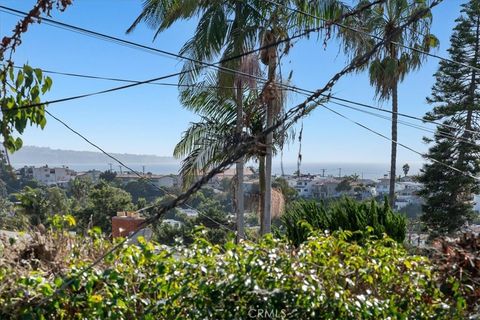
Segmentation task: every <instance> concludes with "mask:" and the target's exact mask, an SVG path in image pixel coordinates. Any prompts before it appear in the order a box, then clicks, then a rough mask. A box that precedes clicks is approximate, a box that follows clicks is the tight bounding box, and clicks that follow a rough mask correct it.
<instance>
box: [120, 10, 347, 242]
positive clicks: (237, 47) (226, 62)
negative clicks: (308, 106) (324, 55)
mask: <svg viewBox="0 0 480 320" xmlns="http://www.w3.org/2000/svg"><path fill="white" fill-rule="evenodd" d="M283 3H284V4H286V5H295V6H297V7H298V8H299V9H301V10H303V11H308V12H310V13H313V14H315V15H320V16H323V17H326V18H332V17H336V16H337V15H338V14H339V10H338V9H339V8H344V7H343V6H340V5H338V3H339V1H337V0H314V1H307V0H301V1H298V0H297V1H284V2H283ZM197 15H198V16H200V19H199V22H198V25H197V29H196V31H195V34H194V35H193V37H192V38H191V39H190V40H189V41H187V42H186V43H185V45H184V46H183V48H182V49H181V51H180V54H182V55H186V56H188V57H190V58H193V59H195V60H199V61H207V62H212V61H213V60H214V59H216V58H218V57H219V56H220V57H222V58H223V59H222V63H221V66H223V67H227V68H229V69H233V70H239V69H241V64H242V61H241V60H240V59H228V58H229V57H232V56H237V55H238V54H242V53H243V52H245V51H248V50H249V49H251V48H254V47H255V46H256V45H257V44H260V43H263V44H271V43H273V42H275V40H276V39H281V38H286V37H287V36H288V34H289V33H292V32H295V31H297V30H299V29H300V30H303V29H305V28H307V27H310V28H311V27H314V26H318V25H319V24H320V23H321V22H320V21H319V20H318V19H313V18H309V17H308V16H304V15H299V14H297V13H293V12H291V11H288V10H286V9H285V8H284V7H281V6H274V5H272V4H269V3H268V2H265V1H262V0H249V1H237V0H227V1H215V0H213V1H212V0H210V1H209V0H198V1H190V0H171V1H163V0H146V1H145V2H144V7H143V10H142V12H141V14H140V15H139V16H138V18H137V19H136V20H135V21H134V23H133V24H132V26H131V27H130V28H129V29H128V30H127V32H131V31H132V30H134V28H135V27H136V26H137V25H138V24H139V23H141V22H145V23H146V24H147V25H148V26H150V27H151V28H153V29H155V30H156V32H155V36H157V35H158V34H159V33H160V32H162V31H164V30H165V29H167V28H168V27H170V26H171V25H172V24H173V23H174V22H175V21H178V20H181V19H189V18H191V17H193V16H197ZM288 48H289V44H286V45H285V46H284V50H285V52H287V51H288ZM277 49H278V48H276V47H272V48H270V49H268V50H265V51H264V52H263V54H265V53H267V56H268V55H269V54H273V56H272V59H269V62H268V63H267V65H268V74H269V82H268V84H267V86H266V87H265V88H264V92H273V93H274V95H273V98H267V99H265V102H266V103H265V104H266V106H267V112H266V113H267V116H266V126H267V127H269V126H271V125H272V124H273V122H274V119H275V116H276V114H277V115H278V111H277V112H275V105H279V104H281V103H279V102H281V100H280V99H277V96H278V95H277V94H276V93H277V92H278V90H276V85H275V83H276V77H277ZM264 57H265V56H264ZM262 60H265V59H262ZM184 70H188V71H190V72H188V73H184V74H183V75H182V76H181V77H180V80H179V82H180V83H181V84H188V85H193V84H195V82H196V79H197V78H199V77H200V76H201V75H202V73H203V72H204V65H202V64H199V63H196V62H194V61H188V62H186V63H185V65H184ZM217 77H218V82H217V83H218V84H220V86H222V87H236V92H234V90H228V89H226V90H225V89H220V90H219V93H220V94H222V95H225V96H227V97H230V98H232V97H236V99H235V102H236V106H237V113H238V116H237V117H236V119H237V123H236V136H238V135H239V134H240V133H241V131H242V127H243V126H242V119H243V117H241V116H240V115H241V114H243V112H242V110H241V108H242V99H241V96H240V94H239V93H240V91H241V90H242V89H241V87H242V85H244V81H238V77H236V75H232V74H231V73H226V72H222V71H220V72H219V73H218V75H217ZM250 80H251V79H250ZM249 82H251V81H249ZM272 140H273V133H272V134H270V135H268V137H267V139H266V141H265V142H266V148H265V149H266V150H265V154H266V156H265V159H266V161H263V160H262V159H260V165H259V166H260V171H265V174H264V175H261V185H264V186H265V188H264V190H265V192H264V197H265V198H266V199H264V201H263V202H264V204H263V205H262V208H263V213H262V214H261V216H262V217H263V218H262V219H263V220H262V221H264V223H262V233H267V232H269V231H270V227H269V226H270V205H269V203H270V200H269V199H270V195H271V161H272V160H271V159H272V154H273V151H272ZM242 167H243V162H242V161H239V162H238V163H237V172H240V171H241V168H242ZM263 169H265V170H263ZM237 190H239V194H238V199H241V198H243V196H241V195H240V193H241V190H242V179H241V177H239V179H238V187H237ZM262 198H263V197H262ZM240 215H243V213H242V212H237V216H240Z"/></svg>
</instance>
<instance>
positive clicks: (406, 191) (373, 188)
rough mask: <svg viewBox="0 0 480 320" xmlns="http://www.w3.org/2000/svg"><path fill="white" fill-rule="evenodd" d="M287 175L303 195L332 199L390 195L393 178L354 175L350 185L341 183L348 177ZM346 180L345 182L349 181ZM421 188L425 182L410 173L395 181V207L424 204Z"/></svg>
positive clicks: (369, 197)
mask: <svg viewBox="0 0 480 320" xmlns="http://www.w3.org/2000/svg"><path fill="white" fill-rule="evenodd" d="M284 178H285V179H286V180H287V183H288V185H289V186H290V187H292V188H294V189H295V190H296V191H297V193H298V195H299V196H300V197H302V198H315V199H329V198H339V197H342V196H350V197H355V198H357V199H359V200H365V199H371V198H376V197H379V196H380V197H381V196H384V195H387V194H388V192H389V189H390V180H389V179H388V178H387V177H384V178H381V179H379V180H371V179H352V180H350V181H348V187H347V188H342V186H341V184H342V181H345V179H346V178H338V177H332V176H328V177H324V176H319V175H310V174H307V175H302V176H286V177H284ZM343 183H344V184H345V182H343ZM421 188H422V184H421V183H418V182H414V181H412V179H410V178H408V177H406V178H403V179H400V180H399V181H397V182H396V183H395V192H396V202H395V209H397V210H400V209H402V208H404V207H406V206H407V205H409V204H420V203H421V201H422V200H421V198H420V197H419V196H418V195H417V193H418V191H419V190H420V189H421Z"/></svg>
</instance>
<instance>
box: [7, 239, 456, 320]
mask: <svg viewBox="0 0 480 320" xmlns="http://www.w3.org/2000/svg"><path fill="white" fill-rule="evenodd" d="M349 237H351V233H349V232H338V233H335V234H333V235H328V234H319V233H316V234H313V235H312V237H311V238H310V239H309V240H308V241H306V242H305V243H303V244H302V245H300V246H299V247H298V248H295V247H292V246H291V245H290V244H288V243H287V242H285V241H282V240H276V239H273V238H271V237H267V238H265V239H263V240H261V241H260V243H258V244H251V243H248V242H243V243H240V244H238V245H237V244H234V243H233V242H227V243H226V244H225V245H224V246H219V245H212V244H210V243H209V242H207V241H206V240H204V239H202V238H197V239H196V240H195V241H194V243H193V244H192V245H190V246H188V247H181V248H178V247H177V248H175V249H173V248H169V247H165V246H160V245H156V244H154V243H149V242H145V241H143V240H142V239H141V240H140V244H139V245H138V246H134V245H130V246H124V247H123V248H122V249H121V250H119V251H117V252H115V253H114V254H113V255H112V256H110V257H109V258H108V259H107V260H105V261H104V262H103V263H102V264H100V265H98V266H97V267H95V268H94V269H91V270H89V271H87V272H85V273H84V274H83V275H81V276H78V277H77V276H76V275H77V272H78V270H80V269H81V268H82V267H84V266H85V265H87V264H88V263H90V262H91V260H92V259H94V258H95V257H93V256H92V257H90V258H89V257H88V256H86V255H77V256H73V255H66V256H65V260H66V261H68V264H69V265H70V267H66V268H64V269H63V270H61V273H63V274H65V275H66V279H70V277H74V278H73V279H74V281H73V282H72V283H71V284H70V285H67V286H66V288H65V290H63V291H61V292H59V293H58V294H55V290H57V289H58V288H60V287H61V286H62V284H63V280H62V278H61V277H60V271H58V270H56V272H53V271H52V270H51V269H50V268H49V267H48V265H46V264H40V267H37V268H35V267H33V266H31V265H28V266H30V267H29V268H30V269H29V270H28V272H22V273H20V274H19V273H18V272H17V268H16V266H15V265H11V264H10V265H9V264H6V263H3V264H0V265H1V266H0V305H1V306H2V308H1V311H0V318H1V319H9V318H24V319H32V318H35V319H62V318H64V319H71V318H76V319H138V318H144V319H185V318H187V319H249V318H261V317H263V318H277V319H282V318H283V319H353V318H355V319H359V318H362V319H386V318H390V319H407V318H408V319H428V318H437V319H438V318H444V319H451V318H453V317H456V316H458V314H457V313H456V312H457V311H455V309H454V308H450V307H449V306H448V305H447V304H446V303H445V302H448V301H447V300H445V299H444V297H443V296H442V294H441V293H440V291H439V290H438V289H437V288H436V286H435V284H434V282H433V275H432V273H431V270H432V266H431V265H430V263H429V262H428V260H427V259H426V258H424V257H418V256H409V255H408V254H407V252H406V251H405V250H404V249H403V248H402V247H401V246H400V245H398V244H397V243H396V242H395V241H393V240H391V239H387V238H385V239H381V240H372V239H370V237H369V236H366V237H365V241H363V243H362V245H358V244H356V243H352V242H350V241H347V240H346V239H347V238H349ZM70 241H72V242H73V243H74V245H73V247H74V248H75V247H76V245H75V243H80V244H81V243H85V241H87V242H89V241H90V242H91V243H92V245H94V244H95V245H96V246H100V244H99V243H98V242H99V241H103V242H106V241H104V240H101V239H99V238H95V239H94V240H93V242H92V240H91V239H89V240H85V238H71V239H70ZM3 245H4V246H8V245H9V244H7V243H5V244H3ZM101 247H102V248H105V247H108V245H104V246H101ZM4 259H5V257H4ZM7 259H8V258H7ZM10 262H11V263H12V261H10ZM18 263H20V262H18ZM22 268H23V269H25V268H26V266H25V264H22Z"/></svg>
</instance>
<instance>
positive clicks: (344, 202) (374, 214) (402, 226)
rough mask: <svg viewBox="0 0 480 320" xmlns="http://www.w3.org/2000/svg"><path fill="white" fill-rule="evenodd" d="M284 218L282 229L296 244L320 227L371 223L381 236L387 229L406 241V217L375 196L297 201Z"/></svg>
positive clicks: (364, 226) (356, 228)
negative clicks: (356, 198) (325, 200)
mask: <svg viewBox="0 0 480 320" xmlns="http://www.w3.org/2000/svg"><path fill="white" fill-rule="evenodd" d="M281 222H282V225H281V227H280V229H279V231H280V233H283V234H285V236H286V237H287V239H289V240H290V241H291V242H292V243H293V244H295V245H297V246H298V245H299V244H301V243H303V242H304V241H306V240H307V238H308V237H309V236H310V235H311V234H313V233H315V232H316V231H317V230H322V231H323V230H328V231H335V230H349V231H353V232H355V231H360V232H364V231H365V230H366V229H367V228H368V227H371V228H373V233H374V234H375V235H377V236H378V237H382V234H383V233H386V234H387V235H388V236H389V237H391V238H392V239H394V240H396V241H398V242H403V240H404V239H405V232H406V219H405V217H404V216H402V215H399V214H396V213H394V212H393V211H392V210H391V209H390V207H389V206H388V204H387V203H386V202H385V204H384V205H379V204H378V203H377V202H376V201H375V200H372V201H370V202H357V201H354V200H351V199H349V198H342V199H340V200H339V201H335V202H331V203H329V204H328V205H326V204H325V203H323V202H320V203H317V202H315V201H298V202H295V203H293V204H292V205H291V206H289V208H288V209H287V211H286V212H285V214H284V215H283V216H282V217H281Z"/></svg>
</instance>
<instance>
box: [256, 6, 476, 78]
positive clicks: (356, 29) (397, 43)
mask: <svg viewBox="0 0 480 320" xmlns="http://www.w3.org/2000/svg"><path fill="white" fill-rule="evenodd" d="M265 2H268V3H271V4H273V5H275V6H279V7H283V8H285V9H287V10H290V11H292V12H295V13H299V14H302V15H305V16H308V17H310V18H314V19H317V20H319V21H323V22H330V23H331V24H334V25H336V26H338V27H340V28H343V29H347V30H349V31H353V32H356V33H360V34H362V35H365V36H367V37H371V38H374V39H376V40H383V38H382V37H380V36H377V35H375V34H372V33H370V32H367V31H363V30H360V29H358V28H355V27H351V26H348V25H346V24H343V23H340V22H338V21H329V20H328V19H325V18H322V17H319V16H317V15H314V14H311V13H309V12H305V11H303V10H300V9H297V8H292V7H289V6H288V5H286V4H283V3H279V2H277V1H274V0H265ZM390 43H392V44H394V45H396V46H398V47H402V48H404V49H408V50H411V51H415V52H417V53H420V54H423V55H426V56H429V57H432V58H436V59H439V60H443V61H446V62H450V63H454V64H456V65H459V66H462V67H466V68H469V69H472V70H475V71H480V68H477V67H475V66H472V65H468V64H465V63H462V62H459V61H455V60H452V59H449V58H445V57H442V56H440V55H437V54H433V53H430V52H427V51H425V50H421V49H418V48H415V47H412V46H409V45H405V44H403V43H400V42H397V41H390Z"/></svg>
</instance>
